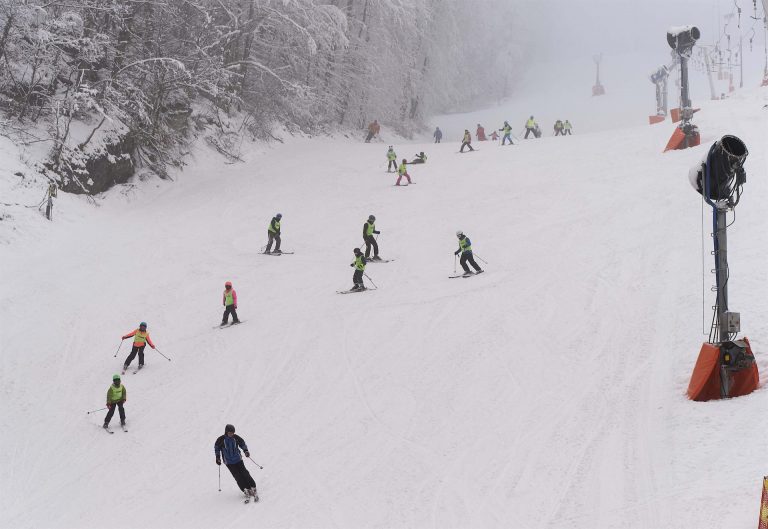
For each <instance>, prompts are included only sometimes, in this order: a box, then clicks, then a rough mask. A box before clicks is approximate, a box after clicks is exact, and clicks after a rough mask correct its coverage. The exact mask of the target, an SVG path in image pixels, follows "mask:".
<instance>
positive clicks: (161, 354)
mask: <svg viewBox="0 0 768 529" xmlns="http://www.w3.org/2000/svg"><path fill="white" fill-rule="evenodd" d="M483 262H485V261H483ZM155 351H157V353H158V354H159V355H160V356H162V357H163V358H165V359H166V360H168V361H169V362H170V361H171V359H170V358H168V357H167V356H165V355H164V354H163V353H161V352H160V351H158V350H157V347H155Z"/></svg>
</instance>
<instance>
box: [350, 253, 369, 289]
mask: <svg viewBox="0 0 768 529" xmlns="http://www.w3.org/2000/svg"><path fill="white" fill-rule="evenodd" d="M353 251H354V252H355V260H354V262H352V263H351V264H350V265H349V266H351V267H353V268H354V269H355V273H354V274H352V282H353V283H354V286H353V287H352V290H365V285H364V284H363V273H365V264H366V263H367V262H368V261H367V260H366V259H365V256H364V255H363V252H361V251H360V248H355V249H354V250H353Z"/></svg>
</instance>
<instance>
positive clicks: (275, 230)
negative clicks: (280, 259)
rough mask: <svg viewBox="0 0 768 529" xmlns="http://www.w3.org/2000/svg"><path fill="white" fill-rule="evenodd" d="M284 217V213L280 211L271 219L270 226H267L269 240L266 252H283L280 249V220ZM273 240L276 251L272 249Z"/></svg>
mask: <svg viewBox="0 0 768 529" xmlns="http://www.w3.org/2000/svg"><path fill="white" fill-rule="evenodd" d="M282 218H283V214H282V213H278V214H277V215H275V216H274V217H272V220H271V221H269V226H268V227H267V237H269V240H268V241H267V248H266V250H264V253H282V252H281V251H280V221H281V220H282ZM273 242H274V243H275V251H274V252H273V251H272V243H273Z"/></svg>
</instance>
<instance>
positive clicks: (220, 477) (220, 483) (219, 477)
mask: <svg viewBox="0 0 768 529" xmlns="http://www.w3.org/2000/svg"><path fill="white" fill-rule="evenodd" d="M217 466H218V467H219V492H221V465H217Z"/></svg>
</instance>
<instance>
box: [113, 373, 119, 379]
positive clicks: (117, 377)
mask: <svg viewBox="0 0 768 529" xmlns="http://www.w3.org/2000/svg"><path fill="white" fill-rule="evenodd" d="M112 380H120V375H118V374H117V373H115V374H114V375H112Z"/></svg>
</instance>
